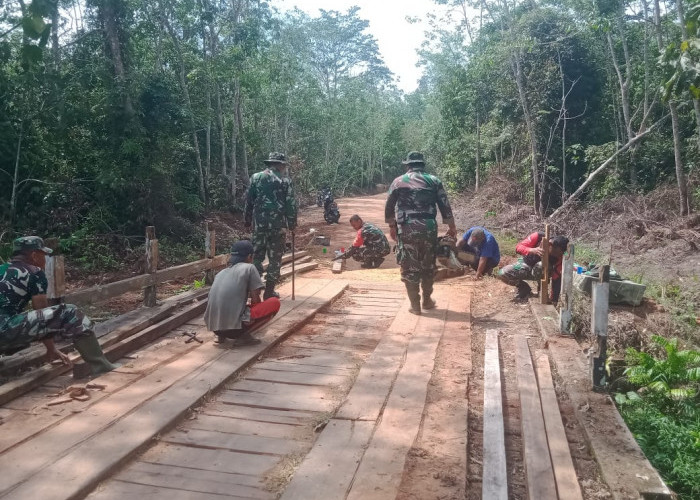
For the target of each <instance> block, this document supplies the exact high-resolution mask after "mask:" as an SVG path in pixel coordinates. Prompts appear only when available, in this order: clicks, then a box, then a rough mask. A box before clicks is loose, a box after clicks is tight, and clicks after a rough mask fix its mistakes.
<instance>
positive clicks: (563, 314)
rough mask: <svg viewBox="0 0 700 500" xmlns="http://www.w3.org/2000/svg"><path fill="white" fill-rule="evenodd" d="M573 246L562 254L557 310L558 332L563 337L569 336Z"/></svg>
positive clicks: (571, 303)
mask: <svg viewBox="0 0 700 500" xmlns="http://www.w3.org/2000/svg"><path fill="white" fill-rule="evenodd" d="M574 255H575V249H574V245H572V244H571V243H569V248H568V249H567V251H566V254H564V262H563V264H562V275H561V293H560V294H559V301H560V302H561V308H560V309H559V331H560V333H562V334H563V335H568V334H569V325H570V324H571V308H572V307H573V295H572V293H573V287H574Z"/></svg>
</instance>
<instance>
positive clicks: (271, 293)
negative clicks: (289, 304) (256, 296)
mask: <svg viewBox="0 0 700 500" xmlns="http://www.w3.org/2000/svg"><path fill="white" fill-rule="evenodd" d="M272 297H277V298H278V299H279V298H280V294H279V293H277V292H275V284H274V283H270V282H269V281H268V282H267V284H266V285H265V293H263V300H267V299H269V298H272Z"/></svg>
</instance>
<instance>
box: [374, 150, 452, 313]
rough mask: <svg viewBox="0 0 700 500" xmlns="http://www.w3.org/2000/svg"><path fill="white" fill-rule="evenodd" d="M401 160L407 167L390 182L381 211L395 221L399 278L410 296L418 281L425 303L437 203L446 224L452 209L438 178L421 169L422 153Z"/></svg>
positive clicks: (434, 244)
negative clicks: (399, 269)
mask: <svg viewBox="0 0 700 500" xmlns="http://www.w3.org/2000/svg"><path fill="white" fill-rule="evenodd" d="M404 164H406V165H408V166H409V170H408V172H407V173H405V174H403V175H401V176H399V177H397V178H396V179H394V181H393V182H392V183H391V186H390V187H389V198H388V199H387V201H386V207H385V210H384V215H385V219H386V222H387V223H388V224H389V225H390V226H391V225H393V224H397V234H398V253H397V256H396V261H397V262H398V264H399V265H400V266H401V280H402V281H403V282H404V283H406V289H407V290H408V292H409V297H411V295H412V293H414V292H413V289H414V288H416V287H417V285H418V284H419V283H421V284H422V286H423V300H424V303H425V302H426V296H427V297H428V300H429V297H430V294H431V293H432V290H433V280H434V276H435V270H436V265H435V257H436V251H437V234H438V225H437V221H436V220H435V218H436V216H437V209H436V205H437V208H439V209H440V214H441V215H442V220H443V222H444V223H445V224H453V216H452V209H451V208H450V202H449V201H448V199H447V193H446V192H445V188H444V187H443V185H442V182H441V181H440V179H438V178H437V177H436V176H434V175H430V174H427V173H426V172H425V171H424V169H425V164H424V163H423V155H422V154H420V153H410V154H409V155H408V160H407V161H406V162H404ZM424 307H426V306H425V305H424Z"/></svg>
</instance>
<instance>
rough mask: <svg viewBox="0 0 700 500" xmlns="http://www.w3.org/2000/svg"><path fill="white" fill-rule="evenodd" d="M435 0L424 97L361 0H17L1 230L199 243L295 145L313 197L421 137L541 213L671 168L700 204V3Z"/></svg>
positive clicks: (656, 181)
mask: <svg viewBox="0 0 700 500" xmlns="http://www.w3.org/2000/svg"><path fill="white" fill-rule="evenodd" d="M436 2H437V3H439V4H443V5H445V4H447V5H448V6H451V7H452V9H451V10H450V12H451V14H450V15H451V18H450V19H443V18H441V17H437V16H436V15H434V14H433V15H430V14H429V15H428V16H429V21H430V27H431V28H430V29H429V30H428V31H427V32H425V33H420V32H416V33H415V34H412V35H411V36H418V37H423V38H424V42H423V45H422V49H421V50H420V61H421V63H420V64H421V65H422V67H423V70H424V76H423V78H422V80H421V82H420V85H419V87H418V88H417V89H416V90H415V91H414V92H411V93H404V92H402V91H401V90H399V89H398V88H397V86H396V84H395V81H394V79H393V76H394V75H392V74H391V72H390V71H389V70H388V69H387V67H386V65H385V64H384V62H383V60H382V56H381V54H380V52H379V49H378V44H377V40H376V39H375V38H374V37H373V36H372V35H371V34H369V33H368V30H367V28H368V25H369V23H368V21H367V20H366V19H363V17H362V12H361V11H360V10H359V9H358V8H351V9H349V10H347V11H344V12H340V11H335V10H327V11H326V10H321V11H320V12H319V13H318V15H317V16H310V15H308V14H305V13H303V12H302V11H300V10H292V11H286V12H281V11H279V10H278V9H276V8H275V7H274V6H273V5H271V4H268V3H266V2H262V1H256V0H156V1H149V2H146V1H143V0H85V1H82V0H17V1H12V0H9V1H8V0H5V1H2V2H0V178H2V185H3V189H2V195H1V196H0V221H2V223H1V224H2V228H3V229H2V231H0V234H1V235H2V239H0V243H7V241H8V240H9V239H11V238H12V237H13V236H14V235H16V234H19V233H23V232H35V233H38V234H42V235H51V236H56V237H60V238H61V239H62V244H63V246H64V247H65V249H66V250H67V251H69V252H70V250H71V245H72V247H73V249H74V251H76V252H79V251H80V250H79V248H81V247H83V246H84V245H82V244H80V243H81V242H83V241H86V240H92V239H94V238H101V237H104V236H109V237H114V236H115V235H117V236H119V237H120V238H122V237H123V238H126V239H128V238H131V237H132V236H133V235H141V234H142V232H143V227H144V226H145V225H147V224H155V225H156V226H157V227H158V228H159V232H160V234H161V235H163V236H166V237H172V238H173V239H174V240H176V241H187V239H188V238H190V237H191V235H192V233H193V231H195V228H196V227H199V226H198V221H200V220H201V219H202V218H203V217H204V216H205V215H206V214H208V213H211V212H213V211H231V212H234V213H235V212H236V211H239V210H240V207H241V203H242V199H243V197H244V194H245V190H246V186H247V183H248V180H249V177H250V175H251V174H252V173H254V172H256V171H258V170H260V169H261V168H262V167H263V164H262V159H263V158H264V157H266V155H267V153H268V152H269V151H278V150H279V151H283V152H285V153H286V154H287V155H288V157H290V158H291V172H290V173H291V175H292V177H293V179H294V182H295V185H296V191H297V193H298V195H299V196H300V197H302V198H303V197H306V196H308V195H311V194H312V193H313V192H314V191H315V190H316V189H318V188H319V187H321V186H323V185H329V186H331V187H332V188H333V189H334V190H335V192H336V193H337V194H338V195H343V194H345V193H350V192H358V191H362V190H368V189H371V188H372V187H373V186H374V185H375V184H376V183H385V182H387V181H390V180H391V178H393V176H395V175H396V174H397V173H398V172H400V171H401V159H402V157H404V156H405V154H406V152H407V151H408V150H421V151H423V152H424V153H425V154H426V157H427V158H428V160H429V163H430V165H431V168H434V169H435V170H436V171H437V172H438V173H439V174H440V175H441V176H442V178H443V181H444V182H445V184H446V185H447V186H448V187H449V189H451V190H453V191H455V192H457V191H461V190H464V189H466V188H471V189H476V190H478V189H479V187H480V185H483V183H484V182H486V181H487V179H488V178H489V176H490V175H493V174H498V175H504V176H507V177H508V178H510V179H512V180H513V181H515V182H517V183H518V184H519V185H520V186H522V189H523V192H524V193H525V196H526V197H527V199H528V200H529V201H530V203H531V206H532V208H533V211H534V212H535V213H536V214H537V215H539V216H542V217H544V216H548V215H550V214H552V213H553V212H554V213H555V214H556V211H557V208H558V207H560V206H562V205H563V204H566V205H569V204H571V203H577V202H579V201H586V200H600V199H604V198H607V197H612V196H616V195H619V194H624V193H646V192H649V191H651V190H653V189H654V188H656V187H657V186H660V185H673V186H675V187H676V191H677V202H676V206H677V213H678V214H679V215H685V214H687V213H689V212H690V211H692V210H693V209H694V205H693V204H694V203H697V200H698V198H700V192H698V187H697V186H698V184H697V177H698V176H697V167H696V162H697V160H696V158H697V152H698V142H699V141H700V133H699V132H698V131H699V130H700V81H699V80H700V78H699V73H700V61H699V55H698V54H699V51H700V45H699V42H698V38H697V37H698V30H699V29H700V24H699V21H698V17H700V2H698V1H697V0H685V2H680V1H678V2H675V3H674V2H672V1H661V0H634V1H629V0H599V1H590V2H584V1H580V0H563V1H557V2H554V1H546V0H529V1H521V0H515V1H510V0H470V1H462V0H436ZM329 5H330V4H329ZM140 237H141V238H142V236H140ZM197 241H199V239H198V240H197Z"/></svg>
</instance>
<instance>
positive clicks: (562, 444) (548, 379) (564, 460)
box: [484, 351, 583, 500]
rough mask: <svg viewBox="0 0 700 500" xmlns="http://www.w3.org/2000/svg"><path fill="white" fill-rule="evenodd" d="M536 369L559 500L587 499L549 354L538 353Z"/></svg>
mask: <svg viewBox="0 0 700 500" xmlns="http://www.w3.org/2000/svg"><path fill="white" fill-rule="evenodd" d="M535 366H536V367H537V383H538V385H539V388H540V399H541V401H542V414H543V416H544V425H545V429H546V431H547V443H548V444H549V453H550V455H551V456H552V465H553V466H554V478H555V480H556V483H557V491H558V492H559V500H583V494H582V493H581V486H580V485H579V483H578V475H577V474H576V469H575V468H574V462H573V460H572V459H571V450H570V449H569V441H568V440H567V438H566V430H565V429H564V424H563V422H562V420H561V413H559V402H558V401H557V393H556V392H555V391H554V384H553V383H552V372H551V370H550V367H549V355H548V354H547V352H545V351H536V352H535ZM484 498H486V497H484Z"/></svg>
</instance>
